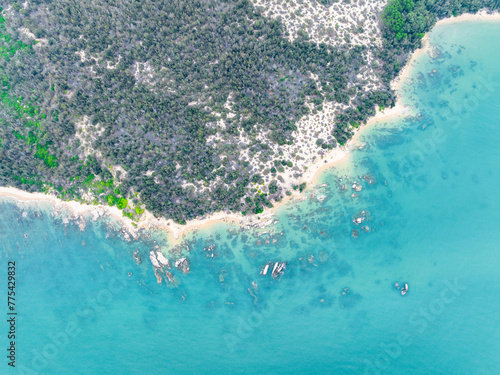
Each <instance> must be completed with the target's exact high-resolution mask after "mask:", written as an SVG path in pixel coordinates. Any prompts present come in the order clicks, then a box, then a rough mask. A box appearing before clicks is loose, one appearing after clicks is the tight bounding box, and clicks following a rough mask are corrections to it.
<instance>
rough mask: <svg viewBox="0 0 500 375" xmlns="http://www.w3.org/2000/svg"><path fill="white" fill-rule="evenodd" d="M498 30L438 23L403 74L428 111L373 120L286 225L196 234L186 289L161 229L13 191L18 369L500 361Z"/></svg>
mask: <svg viewBox="0 0 500 375" xmlns="http://www.w3.org/2000/svg"><path fill="white" fill-rule="evenodd" d="M498 35H500V23H493V22H481V23H477V22H470V23H459V24H451V25H443V26H438V27H436V28H435V29H434V30H433V31H432V33H431V35H430V41H431V44H432V45H433V49H432V51H433V52H432V54H431V56H430V55H428V54H423V55H421V56H420V57H419V58H418V61H417V62H416V64H415V67H414V68H413V70H412V72H411V74H410V77H409V78H408V79H407V80H406V81H405V82H404V84H403V86H402V93H403V95H404V102H405V103H406V104H407V105H410V106H412V107H413V108H416V109H417V112H418V115H417V116H414V117H411V118H408V117H407V118H399V119H393V120H390V121H387V122H383V123H378V124H376V125H374V126H371V127H370V128H368V129H365V130H364V131H363V133H362V135H361V136H360V139H359V141H360V142H365V143H366V146H365V147H364V148H363V149H361V150H357V151H356V152H353V153H352V154H351V156H350V158H349V160H347V161H346V162H343V163H342V164H340V165H338V166H336V167H335V168H330V169H329V170H327V171H325V172H324V173H323V174H322V175H321V177H320V181H318V182H317V186H316V187H311V188H310V189H309V190H308V191H307V192H306V194H305V196H306V197H307V198H308V199H306V200H304V201H303V202H296V203H290V204H288V205H286V206H283V207H282V208H280V209H279V210H278V213H277V217H276V219H278V220H279V223H277V224H275V225H273V226H271V227H268V228H265V229H260V230H255V229H248V230H242V229H241V228H239V227H231V226H225V225H218V226H214V227H211V228H210V229H206V230H203V231H199V232H198V233H196V234H191V235H188V236H187V237H186V238H185V240H184V243H183V247H182V249H180V250H182V251H183V253H184V254H186V255H187V256H188V257H189V259H190V261H191V272H190V273H189V274H188V275H183V274H182V273H181V272H179V271H177V270H172V272H173V273H174V275H175V277H176V279H177V283H178V286H177V287H175V288H169V287H167V286H165V283H164V282H163V283H162V285H158V284H157V283H156V278H155V275H154V272H153V268H152V266H151V264H150V262H149V260H148V259H147V258H148V253H149V251H150V250H151V249H152V248H153V247H154V246H155V245H157V244H159V245H161V246H162V247H164V248H165V249H169V250H172V246H169V245H168V243H166V242H165V241H164V239H163V237H162V234H161V233H150V237H146V233H145V234H144V235H143V236H142V238H141V239H140V240H137V241H130V242H126V241H124V240H123V239H122V236H121V234H120V232H119V228H118V226H117V225H116V224H113V223H112V222H108V221H105V220H101V221H98V222H95V223H94V222H92V221H91V220H87V226H86V229H85V230H84V231H80V230H79V228H78V226H77V225H75V224H71V223H70V224H65V223H64V222H63V221H62V219H60V218H53V217H52V216H51V214H50V213H51V212H52V211H51V208H50V207H44V206H40V207H36V208H33V206H32V205H31V206H28V205H26V204H18V203H15V201H13V200H10V199H3V200H1V201H0V241H1V242H0V251H1V252H0V256H1V258H0V263H1V269H0V277H1V280H4V281H3V282H2V283H3V284H2V288H4V289H5V290H6V289H7V288H6V287H7V285H6V282H5V280H6V271H7V269H6V268H7V261H8V260H15V261H16V264H17V302H16V303H17V311H18V314H19V315H18V321H17V326H16V328H17V334H18V335H17V360H16V364H17V367H16V369H15V370H14V369H11V368H9V367H8V366H7V359H6V358H5V357H3V360H2V363H0V369H1V371H0V372H1V373H2V374H3V373H6V374H10V373H12V374H15V373H19V374H54V375H59V374H498V373H500V356H499V355H498V354H499V353H500V321H499V319H498V311H499V309H500V298H499V297H498V296H499V292H500V283H499V281H500V272H499V268H500V251H499V243H500V230H499V229H498V221H499V219H500V214H499V208H500V198H499V197H498V186H499V185H500V172H499V167H498V164H499V162H500V151H499V147H498V145H499V144H500V131H499V129H498V128H499V126H500V66H499V65H498V61H500V41H499V39H498ZM346 176H347V177H346ZM365 176H366V178H365ZM360 177H361V178H360ZM341 178H342V181H340V179H341ZM354 181H358V182H359V183H360V184H361V185H362V186H363V189H362V191H360V192H358V193H357V194H358V195H359V196H358V197H356V198H352V197H351V194H352V193H353V190H352V188H351V186H352V184H353V182H354ZM370 181H371V183H370ZM321 184H327V186H322V187H319V186H320V185H321ZM342 185H347V186H348V189H347V191H344V190H342ZM322 195H325V196H326V198H325V199H324V200H323V201H322V202H320V201H319V200H318V199H317V197H318V196H320V197H321V196H322ZM309 197H311V198H309ZM360 211H364V216H363V214H361V213H360ZM23 212H24V213H25V215H24V216H23ZM357 217H364V221H363V222H362V223H361V224H359V225H357V224H355V223H353V219H355V218H357ZM353 229H354V230H356V231H357V233H358V237H357V238H354V237H353V232H352V230H353ZM269 230H272V231H273V232H272V233H267V234H266V233H264V234H261V235H259V236H257V235H258V234H259V233H261V232H266V231H269ZM25 234H26V235H27V237H26V236H25ZM154 241H156V242H154ZM210 245H215V249H214V250H213V251H211V250H209V249H206V248H207V247H209V246H210ZM186 246H189V249H190V251H189V252H187V250H186ZM136 250H138V251H140V252H141V254H142V257H143V260H144V261H143V262H142V263H141V264H140V265H136V264H135V263H134V261H133V257H132V253H133V252H134V251H136ZM211 253H214V254H215V256H214V257H212V256H209V255H210V254H211ZM178 256H179V255H178V254H171V255H169V258H170V259H171V260H174V259H175V258H178ZM311 256H312V257H311ZM268 261H287V262H288V265H287V268H286V270H285V273H284V274H283V275H282V276H281V277H280V278H279V279H278V280H274V279H272V278H271V277H269V274H268V275H267V276H266V277H263V276H260V275H259V271H260V270H261V268H262V266H263V265H264V264H265V263H266V262H268ZM129 272H131V273H132V275H131V276H128V273H129ZM252 282H255V283H256V284H257V288H256V287H255V286H254V285H252ZM396 282H399V283H405V282H406V283H408V284H409V292H408V293H407V294H406V295H405V296H401V294H400V292H399V290H397V289H396V288H395V287H394V283H396ZM345 288H347V289H345ZM5 294H6V292H5V291H4V292H3V293H2V301H4V302H2V304H3V306H4V307H5V306H6V299H5V298H6V297H4V296H5ZM4 310H5V308H4ZM5 320H6V319H2V323H1V324H0V329H1V332H2V335H1V336H0V337H2V342H1V344H2V349H3V350H4V347H5V349H6V348H7V347H8V346H7V340H5V336H4V332H7V330H8V329H7V324H6V322H5ZM4 353H5V350H4Z"/></svg>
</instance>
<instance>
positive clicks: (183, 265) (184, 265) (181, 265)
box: [175, 258, 190, 274]
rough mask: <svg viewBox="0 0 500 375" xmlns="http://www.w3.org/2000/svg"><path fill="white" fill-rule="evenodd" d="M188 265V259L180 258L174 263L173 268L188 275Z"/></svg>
mask: <svg viewBox="0 0 500 375" xmlns="http://www.w3.org/2000/svg"><path fill="white" fill-rule="evenodd" d="M189 266H190V263H189V259H188V258H180V259H178V260H177V261H176V262H175V268H177V269H178V270H181V271H182V272H184V273H186V274H187V273H189V270H190V268H189Z"/></svg>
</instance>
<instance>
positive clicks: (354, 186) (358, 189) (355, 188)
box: [352, 182, 363, 191]
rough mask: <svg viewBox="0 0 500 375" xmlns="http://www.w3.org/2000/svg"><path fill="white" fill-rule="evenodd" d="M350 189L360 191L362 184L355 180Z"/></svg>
mask: <svg viewBox="0 0 500 375" xmlns="http://www.w3.org/2000/svg"><path fill="white" fill-rule="evenodd" d="M352 189H353V190H354V191H361V190H363V186H361V184H359V183H357V182H355V183H354V184H352Z"/></svg>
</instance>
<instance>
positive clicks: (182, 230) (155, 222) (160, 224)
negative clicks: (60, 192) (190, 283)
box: [0, 11, 500, 244]
mask: <svg viewBox="0 0 500 375" xmlns="http://www.w3.org/2000/svg"><path fill="white" fill-rule="evenodd" d="M464 21H500V13H493V14H488V13H487V12H485V11H481V12H479V13H478V14H475V15H472V14H465V15H461V16H459V17H453V18H449V19H445V20H441V21H439V22H438V23H437V24H436V26H437V25H443V24H449V23H455V22H464ZM428 49H429V41H428V34H426V35H425V37H424V39H423V41H422V48H420V49H418V50H416V51H415V52H414V53H413V55H412V56H411V58H410V59H409V60H408V63H407V64H406V66H405V67H404V68H403V69H402V70H401V72H400V74H399V75H398V77H396V79H394V81H393V82H392V83H391V87H392V88H393V89H394V90H396V93H397V98H398V99H397V102H396V105H395V106H394V107H393V108H389V109H385V110H384V111H379V110H377V113H376V115H375V116H374V117H372V118H371V119H369V121H368V122H367V123H366V124H365V125H363V126H362V127H361V128H360V129H358V130H357V131H356V134H355V135H354V137H353V138H352V139H351V140H350V141H349V142H348V143H347V144H346V145H345V146H342V147H338V148H336V149H333V150H331V151H329V152H326V153H325V154H324V155H322V156H320V157H317V158H316V159H315V160H314V162H313V163H312V164H310V165H308V166H307V170H306V171H305V172H303V174H302V177H301V181H300V182H306V183H307V184H308V185H311V184H313V183H314V182H315V180H316V179H317V177H318V176H319V175H320V174H321V173H322V172H323V171H324V170H325V168H329V167H332V166H334V165H335V164H337V163H338V162H340V161H341V160H344V159H346V158H347V157H348V155H349V154H350V151H351V149H353V148H355V147H357V142H358V137H359V134H360V133H361V132H362V131H363V129H366V128H368V127H369V126H373V125H374V124H375V123H377V122H380V121H382V120H386V119H388V118H392V117H396V116H400V115H405V114H410V113H411V111H412V109H411V108H408V107H405V106H404V104H403V103H402V101H401V98H400V92H398V90H399V89H400V85H401V84H402V82H404V81H405V79H406V78H407V76H408V74H409V72H410V70H411V68H412V67H413V65H414V62H415V59H417V58H418V57H419V56H420V55H421V54H422V53H424V52H426V51H427V50H428ZM286 182H288V185H290V181H286ZM285 185H286V184H285ZM5 197H9V198H14V199H16V200H18V201H21V202H31V203H36V202H42V201H48V202H50V203H51V204H53V205H54V209H55V210H60V209H61V208H66V209H68V210H69V211H70V212H71V213H72V215H74V217H81V218H83V216H85V215H90V216H91V217H92V218H93V219H94V220H97V219H98V218H99V217H103V216H110V217H112V218H114V219H116V220H118V221H119V222H120V223H121V224H122V225H123V227H124V228H125V229H126V230H127V231H128V232H129V233H130V234H131V235H132V236H135V234H136V233H137V231H138V229H141V228H144V229H153V228H158V229H162V230H165V231H167V232H168V233H169V234H170V236H169V238H170V242H171V243H172V244H176V243H178V242H179V241H180V240H181V239H182V235H184V234H186V233H187V232H189V231H194V230H198V229H201V228H206V227H208V226H210V225H213V224H216V223H228V224H238V225H243V224H248V223H259V222H261V223H263V222H265V221H266V220H269V217H272V215H273V214H274V212H275V210H277V209H279V208H280V207H282V206H283V205H284V204H285V203H286V202H289V201H291V200H294V199H297V198H302V194H301V193H299V192H298V191H297V192H296V191H293V194H292V195H291V196H285V197H284V198H283V199H282V201H280V202H277V203H275V206H274V207H273V208H271V209H266V210H265V211H264V212H263V213H262V214H260V215H247V216H243V215H241V214H237V213H227V212H216V213H213V214H211V215H207V216H205V217H204V218H203V219H194V220H190V221H189V222H188V223H187V224H186V225H180V224H177V223H174V222H173V220H170V219H169V220H166V219H158V218H156V217H155V216H154V215H153V214H152V213H150V212H148V211H145V212H144V214H143V215H142V217H141V218H140V220H139V221H138V222H135V223H133V222H132V220H130V219H129V218H126V217H123V214H122V212H121V211H120V210H119V209H118V208H116V207H109V206H104V205H99V206H93V205H88V204H80V203H79V202H67V201H62V200H60V199H58V198H56V197H54V196H51V195H45V194H43V193H28V192H25V191H22V190H19V189H16V188H11V187H0V198H5ZM81 229H82V227H81ZM82 230H83V229H82Z"/></svg>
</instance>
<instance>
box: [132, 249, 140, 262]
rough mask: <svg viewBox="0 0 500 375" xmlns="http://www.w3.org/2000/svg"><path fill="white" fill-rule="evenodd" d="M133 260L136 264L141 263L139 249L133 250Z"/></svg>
mask: <svg viewBox="0 0 500 375" xmlns="http://www.w3.org/2000/svg"><path fill="white" fill-rule="evenodd" d="M134 262H135V263H136V264H141V263H142V259H141V253H140V252H139V250H136V251H134Z"/></svg>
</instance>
